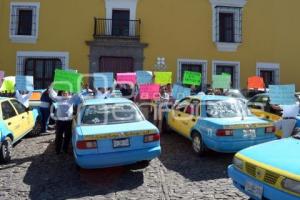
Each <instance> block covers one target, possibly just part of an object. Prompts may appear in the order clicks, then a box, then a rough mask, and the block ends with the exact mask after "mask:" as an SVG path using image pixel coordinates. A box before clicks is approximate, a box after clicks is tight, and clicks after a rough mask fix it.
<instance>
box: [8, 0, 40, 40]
mask: <svg viewBox="0 0 300 200" xmlns="http://www.w3.org/2000/svg"><path fill="white" fill-rule="evenodd" d="M22 9H26V10H32V15H33V18H32V20H33V21H32V33H31V35H18V34H17V30H18V11H19V10H22ZM39 10H40V3H39V2H11V3H10V23H9V38H10V40H11V41H12V42H15V43H36V40H37V38H38V29H39Z"/></svg>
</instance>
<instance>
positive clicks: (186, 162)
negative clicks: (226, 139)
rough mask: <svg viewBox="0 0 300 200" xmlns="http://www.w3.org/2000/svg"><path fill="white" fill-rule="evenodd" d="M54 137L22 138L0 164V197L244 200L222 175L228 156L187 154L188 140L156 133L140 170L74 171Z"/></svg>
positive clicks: (71, 161)
mask: <svg viewBox="0 0 300 200" xmlns="http://www.w3.org/2000/svg"><path fill="white" fill-rule="evenodd" d="M53 140H54V135H53V134H48V135H43V136H40V137H36V138H26V139H24V140H23V141H21V142H20V143H19V144H18V145H16V147H15V148H14V155H13V159H12V161H11V163H9V164H7V165H0V184H1V185H0V188H1V189H0V199H1V200H2V199H100V200H101V199H122V200H123V199H143V200H144V199H166V200H169V199H246V196H244V195H243V194H242V193H240V192H238V191H237V190H236V189H235V188H234V187H233V186H232V183H231V180H230V179H228V177H227V172H226V169H227V166H228V165H229V164H230V163H231V160H232V156H233V155H232V154H231V155H230V154H228V155H227V154H218V153H213V152H211V153H209V154H208V155H207V156H206V157H204V158H199V157H197V156H196V155H194V154H193V152H192V148H191V144H190V142H189V141H188V140H186V139H184V138H182V137H181V136H178V135H176V134H174V133H173V134H163V135H162V140H161V143H162V148H163V150H162V155H161V156H160V157H159V158H158V159H155V160H153V161H152V162H151V163H150V165H149V166H148V167H146V168H138V167H139V166H137V165H135V166H131V167H117V168H110V169H102V170H83V169H80V170H79V169H77V168H76V167H75V164H74V160H73V157H72V155H59V156H57V155H56V154H55V153H54V144H53Z"/></svg>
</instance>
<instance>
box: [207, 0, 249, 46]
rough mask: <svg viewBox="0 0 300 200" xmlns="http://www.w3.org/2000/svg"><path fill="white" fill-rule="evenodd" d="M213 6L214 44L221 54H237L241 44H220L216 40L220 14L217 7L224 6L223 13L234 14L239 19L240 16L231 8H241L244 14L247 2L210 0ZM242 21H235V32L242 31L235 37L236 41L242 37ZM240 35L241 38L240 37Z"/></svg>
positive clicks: (244, 0) (241, 0) (243, 0)
mask: <svg viewBox="0 0 300 200" xmlns="http://www.w3.org/2000/svg"><path fill="white" fill-rule="evenodd" d="M210 3H211V6H212V40H213V42H214V43H215V44H216V46H217V49H218V51H221V52H235V51H237V48H238V47H239V45H240V44H241V43H229V42H218V39H217V38H216V33H217V31H218V30H216V27H217V25H216V19H217V17H218V16H219V13H217V11H216V7H217V6H222V7H226V8H224V11H222V10H221V13H223V12H224V13H226V12H227V13H228V12H229V13H233V14H234V18H237V17H238V18H239V15H237V13H235V12H234V11H230V7H231V8H234V7H235V8H236V7H238V8H241V9H242V11H241V12H243V7H244V6H245V5H246V3H247V0H210ZM240 20H242V19H239V20H235V24H234V26H235V27H234V30H240V31H241V33H240V34H237V35H235V40H236V41H238V40H239V39H240V38H239V37H241V36H242V27H239V26H242V25H240V22H239V21H240ZM239 35H240V36H239Z"/></svg>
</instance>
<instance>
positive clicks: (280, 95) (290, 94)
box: [269, 85, 296, 105]
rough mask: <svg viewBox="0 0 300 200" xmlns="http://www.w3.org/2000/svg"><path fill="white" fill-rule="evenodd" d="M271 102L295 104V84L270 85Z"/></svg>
mask: <svg viewBox="0 0 300 200" xmlns="http://www.w3.org/2000/svg"><path fill="white" fill-rule="evenodd" d="M269 95H270V99H271V104H279V105H292V104H295V102H296V99H295V85H269Z"/></svg>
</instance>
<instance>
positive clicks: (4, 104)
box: [0, 97, 39, 163]
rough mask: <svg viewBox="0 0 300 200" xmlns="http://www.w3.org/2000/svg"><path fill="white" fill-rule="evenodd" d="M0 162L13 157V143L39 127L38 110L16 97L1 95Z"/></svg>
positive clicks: (5, 161) (7, 160)
mask: <svg viewBox="0 0 300 200" xmlns="http://www.w3.org/2000/svg"><path fill="white" fill-rule="evenodd" d="M0 104H1V106H0V162H2V163H7V162H9V161H10V159H11V153H12V145H13V144H15V143H16V142H17V141H19V140H20V139H22V138H23V137H24V136H25V135H26V134H28V133H30V132H34V131H36V128H37V127H39V126H38V124H36V123H38V122H39V121H38V120H37V119H38V112H37V110H35V109H34V110H30V109H29V108H26V107H25V106H23V104H21V103H19V102H18V101H17V100H16V99H14V98H3V97H0Z"/></svg>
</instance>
